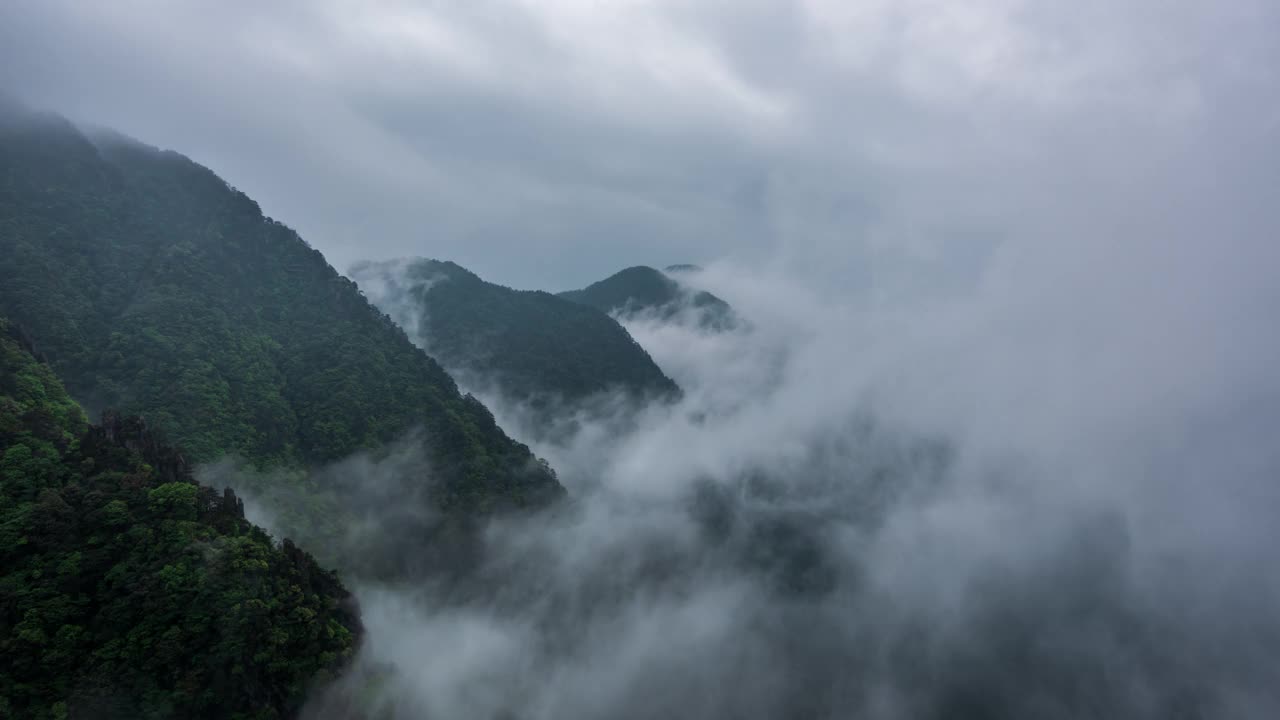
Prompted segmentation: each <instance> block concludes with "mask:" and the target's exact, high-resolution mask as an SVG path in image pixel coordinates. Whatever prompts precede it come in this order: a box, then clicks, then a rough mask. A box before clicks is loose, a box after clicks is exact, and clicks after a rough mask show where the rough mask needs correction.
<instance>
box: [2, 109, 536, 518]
mask: <svg viewBox="0 0 1280 720" xmlns="http://www.w3.org/2000/svg"><path fill="white" fill-rule="evenodd" d="M0 256H2V257H4V259H5V261H4V262H3V263H0V313H2V314H6V315H8V316H9V317H10V318H12V319H13V320H15V321H17V322H19V323H21V324H22V325H23V326H24V327H26V328H27V329H28V331H29V332H30V333H31V335H32V336H33V337H34V338H35V339H36V342H37V343H38V344H39V345H40V347H41V349H42V350H43V351H44V352H45V353H46V355H47V357H48V358H49V361H50V363H51V364H52V366H53V368H54V369H55V371H56V372H57V374H58V375H59V376H60V377H61V378H62V379H63V381H64V382H65V383H66V385H67V388H68V390H69V391H70V393H71V394H72V396H73V397H75V398H76V399H77V400H79V401H80V402H81V403H83V404H85V405H86V406H87V407H89V408H91V409H99V408H115V409H119V410H121V411H123V412H125V413H129V414H139V415H141V416H143V417H145V418H146V419H147V421H148V422H149V423H150V424H151V425H153V426H155V427H157V428H159V429H160V430H162V431H164V432H165V433H166V435H167V437H168V438H169V439H170V440H171V441H173V442H174V443H175V444H177V445H178V446H180V447H182V448H183V450H184V451H185V452H187V453H188V455H189V457H190V458H191V459H192V460H193V461H206V460H211V459H214V458H217V457H219V456H221V455H223V454H225V453H233V454H237V455H240V456H242V457H245V458H248V459H249V460H251V461H252V462H254V463H255V464H258V465H260V466H292V467H298V466H314V465H318V464H322V463H326V462H328V461H333V460H336V459H339V458H342V457H345V456H347V455H349V454H351V453H352V452H353V451H356V450H359V449H365V448H374V447H378V446H381V445H384V444H385V443H387V442H389V441H391V440H394V439H396V438H398V437H401V436H403V435H404V434H405V433H406V432H408V431H410V430H411V429H413V428H416V427H421V428H422V429H423V430H424V436H425V439H426V443H427V445H428V447H429V448H430V451H431V455H430V461H431V465H432V468H433V475H434V476H435V477H436V478H437V479H438V481H439V485H440V488H439V490H438V492H437V493H436V497H437V500H438V501H439V502H440V503H441V504H442V505H443V506H445V507H448V508H464V509H465V508H485V507H493V506H498V505H515V506H523V505H526V504H530V503H536V502H540V501H541V500H543V499H545V498H548V497H554V496H558V495H559V494H560V493H561V492H562V490H561V488H560V486H559V483H558V482H557V480H556V478H555V475H554V473H552V472H551V471H550V470H549V468H547V467H546V466H545V464H542V463H539V462H536V459H535V458H534V457H533V456H532V454H531V453H530V452H529V450H528V448H527V447H525V446H524V445H521V444H519V443H516V442H514V441H512V440H511V439H510V438H508V437H507V436H506V435H505V434H504V433H503V432H502V430H501V429H500V428H498V426H497V425H496V424H495V423H494V420H493V417H492V415H491V414H490V413H489V412H488V411H487V410H486V409H485V408H484V407H483V406H482V405H481V404H480V403H479V402H478V401H476V400H475V399H474V398H471V397H464V396H462V395H461V394H460V393H459V392H458V390H457V386H456V385H455V383H454V382H453V380H452V379H451V378H450V377H449V375H448V374H447V373H446V372H445V371H444V370H443V369H441V367H440V366H439V365H438V364H437V363H436V362H435V361H434V360H432V359H431V358H430V357H428V356H427V355H426V354H424V353H423V352H421V351H420V350H418V349H417V348H416V347H414V346H413V344H412V343H411V342H410V341H409V339H408V337H406V336H405V334H404V332H403V331H402V330H400V329H399V328H398V327H397V326H396V325H395V324H394V323H392V322H391V320H390V319H389V318H387V317H386V316H385V315H383V314H382V313H381V312H379V311H378V310H377V309H375V308H374V307H372V306H371V305H370V304H369V303H368V302H367V301H366V300H365V299H364V297H362V295H361V293H360V292H359V290H358V289H357V288H356V286H355V284H354V283H353V282H351V281H350V280H348V279H346V278H344V277H342V276H340V275H339V274H338V273H337V272H336V271H335V270H334V269H333V268H332V267H330V266H329V265H328V264H327V263H326V261H325V259H324V257H323V256H322V255H321V254H320V253H319V252H318V251H316V250H314V249H312V248H311V247H310V246H308V245H307V244H306V243H305V242H303V240H302V239H301V238H300V237H298V235H297V234H296V233H294V232H293V231H292V230H290V229H289V228H288V227H286V226H284V225H283V224H281V223H279V222H277V221H275V220H272V219H270V218H266V217H264V216H263V215H262V212H261V211H260V209H259V207H258V205H257V204H256V203H255V202H254V201H253V200H251V199H249V198H248V197H247V196H245V195H244V194H243V193H240V192H238V191H236V190H235V189H234V188H232V187H230V186H229V185H228V184H227V183H226V182H224V181H223V180H222V179H220V178H219V177H218V176H216V175H215V174H213V173H212V172H211V171H209V170H208V169H206V168H204V167H202V166H200V165H197V164H196V163H194V162H192V161H191V160H189V159H187V158H185V157H183V156H181V155H179V154H177V153H174V152H168V151H160V150H157V149H155V148H151V147H148V146H145V145H142V144H140V143H137V142H134V141H132V140H129V139H127V138H123V137H120V136H115V135H110V134H95V135H94V137H93V138H92V139H90V137H87V136H86V135H85V134H84V133H82V132H80V131H79V130H78V129H76V128H75V127H73V126H72V125H71V124H70V123H68V122H66V121H65V120H62V119H61V118H58V117H53V116H46V115H37V114H33V113H30V112H26V111H22V110H14V109H12V108H10V109H8V110H0Z"/></svg>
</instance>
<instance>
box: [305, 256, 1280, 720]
mask: <svg viewBox="0 0 1280 720" xmlns="http://www.w3.org/2000/svg"><path fill="white" fill-rule="evenodd" d="M1237 239H1238V240H1239V242H1236V243H1234V244H1233V245H1231V246H1230V247H1224V246H1216V247H1214V246H1209V245H1207V244H1197V245H1195V246H1178V245H1167V244H1165V243H1163V242H1154V241H1153V242H1150V243H1147V242H1138V241H1136V240H1134V239H1133V238H1127V239H1126V241H1125V242H1117V243H1115V244H1111V242H1112V241H1114V240H1116V237H1115V236H1112V237H1110V238H1106V237H1098V238H1094V239H1092V240H1089V239H1085V240H1081V241H1080V242H1078V243H1076V244H1075V245H1074V246H1073V248H1071V250H1070V251H1063V249H1062V248H1060V247H1058V246H1056V245H1052V244H1047V245H1040V246H1033V247H1035V252H1028V251H1027V250H1026V249H1025V248H1018V247H1014V248H1001V249H1000V250H999V251H998V252H997V253H996V254H995V255H994V256H993V257H992V258H991V260H990V263H989V264H988V266H987V270H986V271H985V272H984V274H983V275H982V277H981V278H980V280H979V282H978V283H977V284H976V285H975V286H974V287H972V288H970V289H967V290H965V291H964V292H952V291H948V292H946V293H938V294H936V295H933V296H930V295H928V294H921V293H919V292H917V291H916V289H915V286H914V284H913V287H912V288H911V289H910V290H904V291H903V292H902V293H901V294H897V295H895V294H894V293H887V294H886V293H878V294H875V295H874V296H870V295H866V294H860V293H845V294H840V293H832V292H829V291H825V290H824V289H823V288H822V287H813V286H812V285H811V284H806V283H804V282H797V281H796V280H795V279H794V276H792V275H790V274H788V273H789V271H788V270H787V269H785V266H777V267H764V266H752V267H745V266H734V265H733V264H731V263H722V264H718V265H713V266H711V267H710V268H709V269H707V270H706V271H705V272H702V273H700V274H699V275H697V276H696V277H694V278H692V279H691V282H696V283H700V284H702V285H704V286H705V287H707V288H708V289H710V290H712V291H713V292H715V293H716V294H717V295H719V296H721V297H723V298H725V299H726V300H728V301H729V302H730V303H731V304H732V305H733V306H734V308H735V309H736V310H737V311H738V312H739V313H740V314H741V315H743V316H744V317H746V318H748V319H749V320H750V323H751V327H750V329H749V330H746V331H741V332H730V333H715V332H707V331H706V330H704V329H700V326H699V324H698V323H697V322H696V321H694V320H690V321H689V322H684V323H680V322H676V323H670V322H666V323H663V322H657V321H646V320H644V319H635V318H632V319H629V320H627V321H626V322H627V324H628V329H629V331H630V332H631V333H632V334H633V336H635V337H636V338H637V340H639V342H641V344H642V345H644V346H645V347H646V349H647V350H648V351H649V352H650V353H651V354H652V355H653V357H654V359H655V360H656V361H657V362H658V363H659V365H661V366H662V367H663V368H664V370H665V371H667V372H668V373H669V374H671V375H672V377H673V378H674V379H676V380H677V382H679V383H680V384H681V386H682V387H683V388H684V389H685V397H684V398H683V399H682V400H681V401H680V402H679V403H678V404H676V405H654V406H651V407H645V408H634V407H627V408H625V415H626V417H627V420H626V422H618V423H612V422H610V418H609V417H607V416H605V417H602V416H601V415H600V412H599V409H600V408H599V407H595V408H593V410H592V412H591V413H584V414H583V415H581V416H579V417H577V418H575V421H576V422H577V423H579V429H578V431H577V433H576V434H574V435H572V436H571V437H570V438H568V439H565V438H564V437H561V438H560V439H559V441H557V442H555V443H550V442H547V443H542V444H535V450H536V451H537V452H538V453H539V454H540V455H541V456H543V457H546V458H547V459H548V460H550V462H551V463H552V465H553V466H554V467H556V469H557V471H558V472H559V473H560V475H561V478H562V480H563V481H564V482H565V484H566V485H567V486H568V487H569V488H570V490H571V493H572V495H573V500H572V501H571V502H569V503H567V504H565V505H563V506H561V507H557V508H554V509H552V510H550V511H548V512H546V513H544V514H542V515H538V516H533V517H520V518H508V519H502V520H497V521H494V522H493V523H492V524H491V525H490V526H489V527H488V528H487V529H486V530H485V533H484V541H483V548H482V549H481V550H480V551H479V552H478V553H477V554H476V555H475V556H474V564H473V565H472V566H471V567H470V568H469V571H468V572H467V573H465V574H464V575H463V576H462V577H461V578H459V577H457V576H451V577H449V578H448V579H447V580H443V579H442V580H441V581H439V582H428V583H425V584H423V585H421V586H418V587H409V588H405V587H395V588H391V587H383V586H375V585H367V586H365V587H363V588H361V591H360V597H361V600H362V606H363V608H364V611H365V619H366V623H367V625H368V627H369V638H370V640H369V643H368V646H367V647H366V649H365V652H364V657H363V658H362V660H361V666H360V667H359V668H358V669H357V671H356V672H355V673H353V675H352V677H351V678H349V679H348V685H347V686H346V687H344V688H339V690H337V691H335V692H332V693H330V694H328V695H326V696H324V697H322V698H317V700H316V702H315V704H314V705H315V707H314V711H315V713H316V715H317V717H331V716H334V715H335V714H340V712H344V711H347V710H349V709H350V705H349V703H350V702H352V700H351V698H353V697H359V698H361V700H360V704H361V707H364V708H365V709H366V711H368V712H371V716H372V717H384V716H385V717H392V718H419V717H433V718H434V717H441V718H454V717H456V718H464V717H466V718H471V717H492V718H565V717H569V718H592V717H620V718H632V717H634V718H648V717H662V716H672V715H678V716H687V717H718V718H720V717H722V718H729V717H732V718H774V717H801V718H804V717H810V718H829V717H831V718H834V717H850V716H864V717H873V718H919V717H939V718H941V717H975V718H978V717H981V718H1023V717H1039V718H1074V717H1133V718H1144V717H1146V718H1170V717H1187V718H1199V717H1214V718H1219V717H1222V718H1254V717H1266V716H1270V715H1271V714H1273V713H1275V712H1276V711H1278V710H1280V692H1278V691H1277V690H1276V688H1277V687H1280V614H1277V613H1276V612H1275V608H1276V607H1280V605H1278V604H1277V602H1278V601H1280V595H1278V594H1277V591H1278V590H1280V572H1277V570H1276V569H1275V566H1274V562H1273V557H1272V548H1274V547H1276V542H1277V541H1278V540H1280V537H1277V535H1280V531H1277V529H1276V527H1277V526H1276V524H1275V523H1274V518H1275V517H1276V511H1277V510H1278V509H1280V490H1278V488H1277V486H1276V482H1275V478H1276V472H1277V470H1280V450H1277V449H1276V446H1275V443H1273V442H1271V441H1270V439H1273V438H1274V437H1275V436H1276V431H1277V430H1280V392H1277V390H1278V389H1280V386H1278V385H1277V383H1276V373H1275V371H1274V369H1273V367H1272V365H1273V363H1271V362H1269V361H1270V360H1274V358H1275V357H1277V356H1278V355H1277V353H1276V349H1277V348H1278V347H1280V345H1278V344H1277V336H1278V335H1280V333H1278V332H1277V330H1276V329H1275V328H1274V327H1272V325H1273V324H1272V323H1271V322H1270V321H1269V319H1268V313H1267V310H1266V309H1267V308H1268V307H1276V306H1280V305H1273V304H1271V303H1272V301H1276V300H1280V297H1277V294H1278V293H1277V289H1276V288H1273V287H1272V285H1271V283H1270V282H1269V281H1266V280H1265V277H1264V273H1263V272H1261V270H1260V268H1261V267H1264V266H1265V267H1274V260H1275V251H1273V250H1272V249H1271V248H1270V247H1269V246H1268V245H1266V244H1263V243H1259V242H1254V241H1253V239H1251V238H1250V237H1248V236H1237ZM920 272H921V273H927V272H930V268H929V267H928V265H927V264H922V265H921V266H920ZM1153 272H1158V273H1159V275H1160V277H1159V279H1158V280H1156V279H1154V278H1153V277H1152V275H1151V273H1153ZM1224 278H1231V279H1232V280H1233V282H1222V280H1223V279H1224ZM485 400H486V403H487V404H488V405H489V406H490V407H491V408H493V409H494V410H495V414H496V415H497V416H498V419H499V422H500V423H501V424H503V426H504V427H506V428H507V429H508V430H509V431H511V432H512V433H514V434H515V435H516V436H517V437H520V436H523V437H525V438H530V439H532V438H536V437H539V436H540V435H539V433H538V432H536V430H537V428H531V427H525V426H522V422H523V421H524V419H526V418H528V417H530V416H529V415H528V414H526V413H524V412H522V410H521V408H520V407H518V406H513V405H511V404H509V403H506V402H504V400H503V398H501V397H497V396H492V395H491V396H488V397H486V398H485ZM604 405H605V406H607V403H606V404H604ZM406 551H409V549H408V548H406ZM379 713H382V714H379Z"/></svg>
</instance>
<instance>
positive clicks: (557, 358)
mask: <svg viewBox="0 0 1280 720" xmlns="http://www.w3.org/2000/svg"><path fill="white" fill-rule="evenodd" d="M353 274H354V277H355V278H356V279H357V280H358V281H360V282H364V278H365V277H370V278H371V279H372V278H377V279H379V280H380V281H381V282H382V284H383V286H386V285H387V284H388V282H396V283H398V284H402V285H404V286H405V287H404V288H403V289H402V290H401V291H400V292H399V293H398V297H396V298H394V299H392V302H407V303H409V304H411V305H412V306H413V309H414V310H416V311H417V312H418V313H419V316H420V317H419V322H418V323H417V326H418V327H419V329H420V331H421V332H422V334H423V335H424V337H423V340H424V341H425V343H426V346H427V349H428V350H429V351H430V353H431V355H432V356H434V357H436V358H438V359H439V360H440V361H441V362H442V363H444V364H445V366H446V367H449V368H459V369H462V370H464V371H466V372H468V373H473V374H474V375H476V376H478V377H479V378H482V379H483V380H486V381H491V382H494V383H496V384H497V386H498V387H499V389H500V390H501V391H502V392H503V393H504V394H506V395H507V396H509V397H512V398H515V399H517V400H522V401H530V402H532V403H540V402H546V401H547V400H548V399H562V400H566V401H577V400H581V399H583V398H586V397H589V396H591V395H594V394H597V393H602V392H607V391H614V390H621V391H624V392H626V393H628V394H630V395H633V396H635V397H665V398H672V397H676V396H677V395H679V392H680V391H679V388H678V387H677V386H676V384H675V382H673V381H672V380H671V379H670V378H668V377H667V376H666V375H664V374H663V373H662V370H661V369H659V368H658V366H657V365H656V364H655V363H654V362H653V359H652V358H650V357H649V353H647V352H645V350H644V348H642V347H640V344H639V343H637V342H636V341H635V340H634V339H632V337H631V335H630V334H629V333H627V331H626V330H625V329H624V328H623V327H622V326H621V325H619V324H618V323H617V322H616V321H615V320H613V319H612V318H610V317H609V316H608V315H606V314H604V313H603V312H601V311H599V310H596V309H595V308H592V307H590V306H587V305H582V304H578V303H574V302H570V301H568V300H565V299H563V298H559V297H556V296H555V295H552V294H550V293H546V292H540V291H521V290H513V289H511V288H508V287H503V286H501V285H496V284H493V283H489V282H485V281H484V280H481V279H480V278H479V277H477V276H476V275H475V274H473V273H471V272H469V271H468V270H466V269H464V268H462V267H460V266H459V265H457V264H455V263H452V262H440V261H436V260H417V261H414V262H413V263H411V264H410V265H408V266H407V267H404V266H401V265H399V264H385V263H383V264H364V265H362V266H358V267H357V268H355V270H354V271H353Z"/></svg>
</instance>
